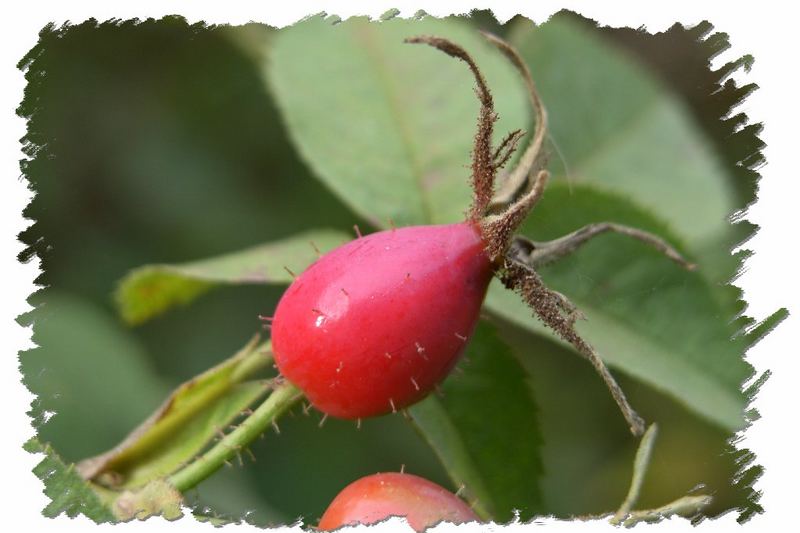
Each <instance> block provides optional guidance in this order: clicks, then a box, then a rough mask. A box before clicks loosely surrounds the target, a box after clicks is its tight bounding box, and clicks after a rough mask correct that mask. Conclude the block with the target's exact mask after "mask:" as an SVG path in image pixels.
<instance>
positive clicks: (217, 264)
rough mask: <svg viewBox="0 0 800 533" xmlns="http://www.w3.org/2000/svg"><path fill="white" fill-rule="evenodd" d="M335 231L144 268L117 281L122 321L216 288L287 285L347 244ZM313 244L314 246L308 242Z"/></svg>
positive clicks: (142, 317) (145, 316) (146, 317)
mask: <svg viewBox="0 0 800 533" xmlns="http://www.w3.org/2000/svg"><path fill="white" fill-rule="evenodd" d="M349 238H350V236H348V235H346V234H345V233H342V232H339V231H335V230H313V231H307V232H304V233H300V234H297V235H294V236H292V237H288V238H286V239H282V240H279V241H274V242H270V243H266V244H262V245H259V246H254V247H252V248H248V249H246V250H241V251H238V252H233V253H230V254H226V255H221V256H218V257H212V258H208V259H203V260H200V261H193V262H190V263H182V264H178V265H148V266H144V267H140V268H137V269H134V270H132V271H131V272H130V273H128V275H126V276H125V277H124V278H123V279H122V280H121V281H120V285H119V288H118V289H117V291H116V294H115V299H116V302H117V306H118V308H119V312H120V313H121V314H122V317H123V318H124V319H125V321H126V322H128V323H130V324H139V323H142V322H145V321H146V320H149V319H150V318H152V317H154V316H156V315H158V314H160V313H163V312H164V311H166V310H167V309H169V308H170V307H173V306H175V305H178V304H187V303H189V302H191V301H192V300H194V299H195V298H197V297H198V296H199V295H201V294H203V293H204V292H206V291H208V290H209V289H211V288H213V287H215V286H217V285H220V284H228V285H233V284H248V283H249V284H263V283H275V284H288V283H290V282H291V281H292V276H291V274H290V273H289V272H287V270H286V269H287V268H288V269H289V270H291V271H293V272H302V271H303V270H305V268H306V267H307V266H308V265H310V264H311V263H312V262H314V261H315V260H316V259H317V252H316V250H314V246H316V247H317V249H319V250H320V251H321V252H325V251H328V250H331V249H333V248H335V247H336V246H339V245H340V244H342V243H344V242H346V241H347V240H349ZM312 243H313V244H312Z"/></svg>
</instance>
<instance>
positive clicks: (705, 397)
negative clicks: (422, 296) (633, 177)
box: [487, 183, 751, 430]
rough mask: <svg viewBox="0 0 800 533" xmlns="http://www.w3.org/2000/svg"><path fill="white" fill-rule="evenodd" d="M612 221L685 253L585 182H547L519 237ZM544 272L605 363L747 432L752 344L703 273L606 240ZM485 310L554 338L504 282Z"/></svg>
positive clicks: (661, 228)
mask: <svg viewBox="0 0 800 533" xmlns="http://www.w3.org/2000/svg"><path fill="white" fill-rule="evenodd" d="M606 220H611V221H614V222H618V223H621V224H627V225H630V226H635V227H637V228H642V229H645V230H648V231H652V232H654V233H656V234H658V235H661V236H662V237H664V238H665V239H666V240H667V241H668V242H671V243H673V244H675V245H677V246H678V247H679V248H681V245H680V241H679V240H678V239H677V238H676V237H675V236H674V235H673V234H672V233H671V232H670V231H669V230H668V228H667V226H666V225H665V224H663V223H662V222H660V221H658V220H657V219H656V218H655V217H653V216H651V215H649V214H648V213H647V212H646V211H644V210H642V209H639V208H637V207H636V206H635V205H634V204H633V203H632V202H630V201H627V200H625V199H624V198H622V197H620V196H617V195H615V194H612V193H609V192H602V191H600V190H596V189H595V188H594V187H590V186H587V185H574V186H572V187H567V186H566V185H564V184H558V183H556V184H551V186H550V187H549V189H548V190H547V192H546V193H545V196H544V198H543V199H542V201H541V203H539V204H538V205H537V206H536V209H535V210H534V212H533V213H532V214H531V216H530V217H529V218H528V220H527V221H526V222H525V224H524V226H523V233H524V234H525V235H527V236H529V237H530V238H532V239H534V240H547V239H552V238H555V237H558V236H561V235H564V234H566V233H568V232H570V231H573V230H575V229H578V228H579V227H581V226H583V225H585V224H589V223H592V222H602V221H606ZM700 268H701V269H702V265H700ZM541 274H542V277H543V278H544V280H545V282H546V283H547V284H548V286H550V287H552V288H553V289H555V290H557V291H559V292H562V293H563V294H565V295H566V296H567V297H568V298H570V299H571V300H572V301H573V302H574V303H576V304H577V305H578V307H579V308H580V309H581V311H583V312H584V314H585V315H586V317H587V320H586V321H580V322H578V324H577V327H578V331H579V332H580V333H581V334H582V335H583V336H584V338H585V339H587V340H588V341H589V343H590V344H592V345H594V346H595V348H597V350H598V352H599V353H600V355H601V356H602V357H603V359H604V360H605V361H606V362H607V363H608V364H610V365H612V366H614V367H616V368H618V369H620V370H623V371H625V372H626V373H628V374H630V375H632V376H635V377H637V378H638V379H640V380H642V381H644V382H646V383H649V384H651V385H652V386H653V387H655V388H656V389H658V390H661V391H664V392H666V393H668V394H670V395H672V396H674V397H675V398H677V399H678V400H679V401H681V402H683V403H685V404H686V405H687V406H688V407H689V408H691V409H692V410H694V411H696V412H697V413H699V414H701V415H702V416H704V417H706V418H707V419H709V420H711V421H713V422H715V423H717V424H719V425H721V426H722V427H724V428H726V429H729V430H734V429H739V428H741V427H742V425H743V423H744V407H745V404H746V398H745V396H744V394H743V393H742V392H741V384H742V382H743V381H744V380H745V379H746V378H747V377H748V376H749V375H750V372H751V367H750V365H748V364H747V363H746V362H745V361H744V359H743V357H742V356H743V353H744V350H745V348H746V346H747V343H746V341H745V339H744V337H742V336H737V337H734V336H735V335H736V334H737V330H736V328H735V326H734V325H733V324H732V323H731V322H730V320H731V319H732V317H734V316H735V307H734V305H735V302H729V304H730V305H728V306H723V305H721V304H720V303H719V301H718V299H717V298H715V293H714V290H715V289H714V288H713V287H711V286H710V284H709V282H708V281H707V280H706V279H705V278H704V277H703V276H702V274H701V273H700V272H686V271H684V270H682V269H681V268H680V267H678V266H677V265H675V264H674V263H673V262H672V261H670V260H668V259H667V258H666V257H664V256H662V255H660V254H659V253H658V252H655V251H654V250H652V249H650V248H649V247H646V246H645V245H643V244H642V243H640V242H638V241H635V240H633V239H630V238H626V237H623V236H620V235H612V234H609V235H604V236H600V237H597V238H595V239H594V240H592V241H591V242H589V243H587V244H586V245H585V246H584V247H583V248H581V249H579V250H578V251H577V252H576V253H575V254H574V255H572V256H570V257H567V258H564V259H562V260H561V261H559V262H558V263H556V264H553V265H549V266H546V267H544V268H543V269H542V271H541ZM487 305H488V307H489V309H491V310H492V311H493V312H494V313H495V314H497V315H499V316H501V317H503V318H505V319H507V320H510V321H512V322H514V323H516V324H518V325H521V326H523V327H525V328H528V329H530V330H532V331H535V332H540V333H545V334H547V335H551V336H554V334H553V333H552V332H551V331H550V330H549V329H547V328H545V326H544V325H542V324H541V323H540V322H539V321H538V320H536V319H534V318H532V317H531V313H532V312H531V310H530V309H528V308H527V306H525V305H524V304H523V303H522V302H521V301H520V299H519V298H518V297H517V295H515V294H513V293H511V292H509V291H507V290H505V289H504V288H503V287H501V286H500V285H499V284H494V285H493V286H492V287H491V288H490V291H489V295H488V297H487ZM643 415H644V416H645V418H647V413H643Z"/></svg>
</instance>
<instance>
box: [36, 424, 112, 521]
mask: <svg viewBox="0 0 800 533" xmlns="http://www.w3.org/2000/svg"><path fill="white" fill-rule="evenodd" d="M24 448H25V450H26V451H28V452H30V453H43V454H45V457H44V459H42V462H41V463H39V464H38V465H36V467H35V468H34V469H33V473H34V474H36V476H37V477H38V478H39V479H41V480H42V481H43V482H44V484H45V488H44V493H45V494H46V495H47V496H48V497H49V498H51V501H50V503H49V504H47V507H45V508H44V510H43V511H42V514H43V515H45V516H47V517H49V518H54V517H56V516H58V515H60V514H61V513H65V514H66V515H67V516H69V517H71V518H72V517H75V516H77V515H78V513H82V514H84V515H86V516H87V517H89V518H91V519H92V520H94V521H95V522H114V521H116V518H115V517H114V514H113V513H112V512H111V510H110V509H109V508H108V507H106V506H105V505H104V504H103V503H102V501H101V500H100V498H99V497H98V495H97V493H95V492H94V491H93V490H92V488H91V487H90V486H89V484H88V483H86V482H85V481H84V480H83V479H81V477H80V476H79V475H78V474H77V473H76V472H75V465H72V464H70V465H66V464H64V462H63V461H62V460H61V458H60V457H59V456H58V455H57V454H56V453H55V452H54V451H53V448H51V447H50V445H49V444H42V443H41V442H39V440H38V439H36V438H33V439H31V440H29V441H28V442H26V443H25V446H24Z"/></svg>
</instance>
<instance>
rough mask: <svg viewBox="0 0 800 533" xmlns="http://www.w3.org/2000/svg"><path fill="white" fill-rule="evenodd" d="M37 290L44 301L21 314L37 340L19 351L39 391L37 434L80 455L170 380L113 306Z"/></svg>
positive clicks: (30, 383)
mask: <svg viewBox="0 0 800 533" xmlns="http://www.w3.org/2000/svg"><path fill="white" fill-rule="evenodd" d="M35 298H37V299H38V298H41V299H43V300H44V303H41V304H39V305H38V306H37V307H36V309H34V310H33V311H31V312H30V313H29V314H28V315H27V316H25V317H24V318H22V319H21V320H22V321H24V322H27V321H32V322H33V331H34V334H33V341H34V342H35V343H36V344H37V347H36V348H33V349H31V350H27V351H25V352H21V353H20V365H21V368H22V371H23V375H24V382H25V385H26V386H27V387H28V388H29V389H30V390H31V392H33V393H34V394H36V396H37V399H36V400H35V401H34V402H33V403H32V410H31V415H32V416H33V417H34V419H35V425H36V428H37V431H38V433H39V435H38V437H39V439H40V440H42V441H43V442H49V443H50V444H51V445H52V446H53V447H54V448H55V449H56V450H58V453H59V454H61V455H62V456H63V457H64V458H65V459H66V460H68V461H75V460H77V459H78V458H80V457H85V456H87V455H89V454H92V453H95V452H96V451H97V450H102V449H104V448H107V447H109V446H111V445H113V444H114V442H116V441H117V440H118V439H119V437H120V435H124V434H125V433H126V432H127V431H129V430H130V428H131V427H133V426H134V425H135V424H137V423H138V422H140V421H141V420H142V418H144V417H145V416H146V415H147V413H148V411H150V410H152V409H153V408H155V406H157V405H158V403H159V402H160V401H161V400H162V399H163V398H164V396H165V395H166V394H167V393H168V392H169V385H168V384H167V383H166V381H165V380H164V379H163V378H161V377H160V376H159V375H158V374H157V372H156V371H155V369H153V368H152V367H151V366H150V365H149V364H147V355H146V354H145V352H144V350H143V348H142V346H141V345H140V344H139V343H138V342H137V339H136V338H135V337H134V336H133V335H132V334H131V332H130V330H128V329H127V328H125V327H123V326H122V325H121V324H119V321H118V320H116V319H115V317H114V316H113V314H112V313H110V312H107V311H105V310H104V309H102V308H101V307H99V306H97V305H95V304H93V303H91V302H89V301H87V300H85V299H81V298H77V297H75V296H72V295H69V294H67V293H64V292H59V291H56V290H53V289H46V290H45V291H43V293H42V294H41V295H36V296H35ZM98 406H102V409H99V408H98ZM53 413H55V414H53Z"/></svg>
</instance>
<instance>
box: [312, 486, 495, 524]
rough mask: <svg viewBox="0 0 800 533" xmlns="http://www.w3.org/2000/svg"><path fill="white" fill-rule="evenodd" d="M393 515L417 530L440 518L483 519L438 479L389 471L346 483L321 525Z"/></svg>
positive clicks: (377, 519)
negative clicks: (404, 520)
mask: <svg viewBox="0 0 800 533" xmlns="http://www.w3.org/2000/svg"><path fill="white" fill-rule="evenodd" d="M392 516H401V517H404V518H405V519H406V520H408V524H409V525H410V526H411V527H412V528H413V529H414V530H415V531H424V530H425V529H427V528H429V527H432V526H434V525H436V524H438V523H440V522H452V523H454V524H463V523H466V522H474V521H479V520H480V519H479V518H478V516H477V515H476V514H475V512H474V511H473V510H472V509H470V507H469V506H468V505H467V504H466V503H465V502H464V501H463V500H461V499H460V498H459V497H458V496H456V495H455V494H453V493H452V492H450V491H448V490H447V489H445V488H443V487H441V486H439V485H437V484H436V483H433V482H431V481H428V480H427V479H424V478H421V477H419V476H415V475H412V474H405V473H399V472H387V473H380V474H373V475H370V476H366V477H363V478H361V479H358V480H356V481H354V482H353V483H351V484H350V485H348V486H347V487H345V488H344V489H343V490H342V491H341V492H340V493H339V494H338V495H337V496H336V497H335V498H334V499H333V501H332V502H331V503H330V505H329V506H328V508H327V509H326V510H325V513H324V514H323V515H322V518H321V519H320V521H319V526H318V529H320V530H323V531H329V530H332V529H337V528H340V527H343V526H347V525H356V524H365V525H368V524H375V523H378V522H381V521H383V520H386V519H387V518H390V517H392Z"/></svg>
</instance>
